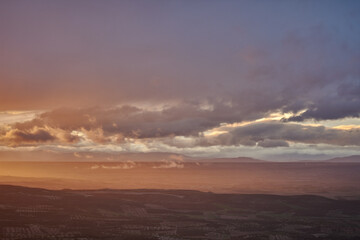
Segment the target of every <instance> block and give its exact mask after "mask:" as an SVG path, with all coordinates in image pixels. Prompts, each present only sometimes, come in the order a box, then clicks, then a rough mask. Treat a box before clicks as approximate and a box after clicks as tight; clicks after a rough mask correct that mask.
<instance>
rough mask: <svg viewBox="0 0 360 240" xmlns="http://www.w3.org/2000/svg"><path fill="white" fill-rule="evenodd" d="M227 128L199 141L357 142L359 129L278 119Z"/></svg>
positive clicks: (260, 143)
mask: <svg viewBox="0 0 360 240" xmlns="http://www.w3.org/2000/svg"><path fill="white" fill-rule="evenodd" d="M224 129H227V130H228V131H229V132H228V133H224V134H220V135H218V136H215V137H210V138H200V139H199V140H198V142H197V144H200V145H205V146H206V145H239V144H241V145H248V146H250V145H255V144H256V143H257V144H258V146H261V147H279V146H282V147H286V146H288V142H294V143H306V144H319V143H324V144H330V145H337V146H360V129H350V130H343V129H336V128H327V127H324V126H310V125H303V124H295V123H284V122H279V121H268V122H261V123H252V124H247V125H244V126H240V127H234V128H227V127H224Z"/></svg>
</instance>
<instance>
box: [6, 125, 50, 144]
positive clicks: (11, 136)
mask: <svg viewBox="0 0 360 240" xmlns="http://www.w3.org/2000/svg"><path fill="white" fill-rule="evenodd" d="M56 139H57V138H56V137H55V136H53V135H52V134H51V133H50V132H48V131H47V130H46V129H33V130H31V131H22V130H19V129H11V130H9V131H5V132H3V133H2V134H0V144H1V143H2V144H5V145H8V146H21V145H32V144H39V143H40V144H41V143H48V142H52V141H55V140H56Z"/></svg>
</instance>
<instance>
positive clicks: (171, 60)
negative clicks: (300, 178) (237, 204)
mask: <svg viewBox="0 0 360 240" xmlns="http://www.w3.org/2000/svg"><path fill="white" fill-rule="evenodd" d="M359 22H360V2H359V1H346V0H345V1H344V0H342V1H340V0H339V1H332V0H326V1H322V0H318V1H306V0H303V1H295V0H292V1H280V0H279V1H276V0H274V1H261V0H255V1H246V0H243V1H230V0H228V1H227V0H225V1H213V0H208V1H201V0H199V1H190V0H184V1H174V0H172V1H160V0H152V1H145V0H144V1H141V0H135V1H125V0H124V1H112V0H108V1H100V0H98V1H92V0H86V1H85V0H75V1H70V0H63V1H55V0H52V1H45V0H44V1H41V0H33V1H26V0H2V1H0V151H18V152H27V153H28V154H30V153H31V152H33V151H38V150H41V151H51V152H57V153H59V154H61V153H74V154H78V153H81V152H94V153H99V152H104V153H112V154H121V153H128V152H144V153H147V152H171V153H179V154H185V155H189V156H194V157H237V156H245V157H254V158H260V159H268V160H299V159H315V160H316V159H326V158H331V157H338V156H347V155H356V154H360V25H359V24H358V23H359ZM29 156H30V155H29Z"/></svg>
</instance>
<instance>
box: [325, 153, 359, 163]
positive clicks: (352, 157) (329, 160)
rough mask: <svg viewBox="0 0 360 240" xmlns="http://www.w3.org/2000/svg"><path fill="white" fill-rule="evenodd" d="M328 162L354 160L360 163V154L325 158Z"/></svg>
mask: <svg viewBox="0 0 360 240" xmlns="http://www.w3.org/2000/svg"><path fill="white" fill-rule="evenodd" d="M325 161H326V162H339V163H340V162H353V163H360V155H352V156H347V157H337V158H331V159H328V160H325Z"/></svg>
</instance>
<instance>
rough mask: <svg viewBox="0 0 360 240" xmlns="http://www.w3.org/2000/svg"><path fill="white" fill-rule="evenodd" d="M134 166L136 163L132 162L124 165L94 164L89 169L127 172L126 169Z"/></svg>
mask: <svg viewBox="0 0 360 240" xmlns="http://www.w3.org/2000/svg"><path fill="white" fill-rule="evenodd" d="M135 166H136V163H135V162H134V161H127V162H125V163H119V164H116V165H114V164H111V165H110V164H96V165H93V166H91V167H90V169H91V170H96V169H106V170H117V169H122V170H127V169H132V168H134V167H135Z"/></svg>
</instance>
